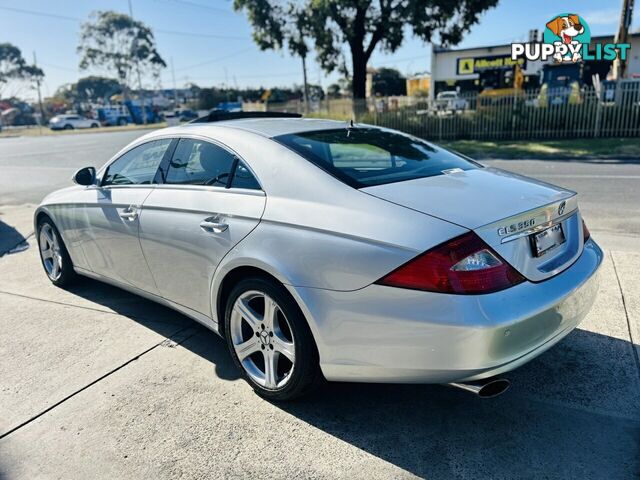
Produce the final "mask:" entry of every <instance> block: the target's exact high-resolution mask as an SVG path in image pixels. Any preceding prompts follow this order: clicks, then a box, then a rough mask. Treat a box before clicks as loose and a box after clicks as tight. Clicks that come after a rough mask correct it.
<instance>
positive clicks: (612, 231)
mask: <svg viewBox="0 0 640 480" xmlns="http://www.w3.org/2000/svg"><path fill="white" fill-rule="evenodd" d="M144 133H145V132H142V131H129V132H113V133H95V134H93V133H92V134H78V135H64V136H62V135H61V136H46V137H18V138H3V139H0V205H20V204H25V203H32V204H37V203H39V202H40V200H41V199H42V198H43V197H44V196H45V195H46V194H47V193H49V192H51V191H53V190H55V189H57V188H61V187H64V186H66V185H70V184H71V180H70V177H71V175H72V174H73V172H74V171H75V170H77V169H79V168H81V167H85V166H89V165H93V166H96V167H99V166H100V165H102V164H103V163H104V162H106V161H107V160H109V158H110V157H111V156H112V155H113V154H115V153H116V152H117V151H118V150H119V149H120V148H122V147H124V146H125V145H126V144H127V143H129V142H130V141H132V140H133V139H135V138H137V137H139V136H141V135H143V134H144ZM484 163H485V164H487V165H491V166H496V167H499V168H504V169H506V170H511V171H514V172H516V173H521V174H524V175H528V176H531V177H535V178H538V179H540V180H544V181H546V182H549V183H554V184H557V185H561V186H564V187H567V188H569V189H572V190H574V191H576V192H578V193H579V195H580V205H581V209H582V212H583V215H584V217H585V218H586V219H587V221H588V225H589V228H590V230H592V232H594V233H599V234H601V235H602V236H604V237H607V238H609V237H610V236H615V237H616V238H615V242H613V243H615V245H612V246H613V247H615V248H616V249H618V250H629V249H631V250H635V251H638V250H640V243H639V241H638V238H640V159H638V160H635V161H630V160H625V161H622V160H621V161H616V160H607V161H601V160H584V161H576V160H571V161H553V160H490V161H485V162H484Z"/></svg>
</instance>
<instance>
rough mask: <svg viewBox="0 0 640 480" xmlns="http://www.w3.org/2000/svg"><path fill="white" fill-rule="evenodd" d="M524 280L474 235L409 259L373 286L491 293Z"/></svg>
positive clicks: (450, 241) (460, 292) (463, 237)
mask: <svg viewBox="0 0 640 480" xmlns="http://www.w3.org/2000/svg"><path fill="white" fill-rule="evenodd" d="M523 281H524V277H523V276H522V275H520V274H519V273H518V272H517V271H516V270H515V269H514V268H513V267H512V266H511V265H509V264H508V263H507V262H505V261H504V260H503V259H502V258H500V256H499V255H498V254H497V253H495V252H494V251H493V250H492V249H491V247H489V245H487V244H486V243H485V242H484V241H483V240H482V239H481V238H480V237H478V236H477V235H476V234H475V233H473V232H469V233H465V234H464V235H461V236H459V237H456V238H454V239H453V240H449V241H448V242H445V243H443V244H440V245H438V246H437V247H434V248H432V249H431V250H429V251H427V252H425V253H423V254H421V255H419V256H418V257H416V258H414V259H413V260H410V261H409V262H407V263H405V264H404V265H402V266H401V267H399V268H397V269H396V270H394V271H393V272H391V273H389V274H388V275H386V276H385V277H383V278H381V279H380V280H378V281H377V282H376V283H378V284H380V285H387V286H391V287H400V288H410V289H414V290H426V291H430V292H441V293H458V294H478V293H491V292H497V291H498V290H504V289H505V288H508V287H511V286H513V285H516V284H518V283H520V282H523Z"/></svg>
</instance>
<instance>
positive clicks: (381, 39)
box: [234, 0, 498, 99]
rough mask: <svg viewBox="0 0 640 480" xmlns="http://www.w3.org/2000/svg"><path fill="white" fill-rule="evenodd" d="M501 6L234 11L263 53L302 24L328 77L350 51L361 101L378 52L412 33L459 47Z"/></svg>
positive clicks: (324, 5)
mask: <svg viewBox="0 0 640 480" xmlns="http://www.w3.org/2000/svg"><path fill="white" fill-rule="evenodd" d="M497 3H498V0H377V1H376V0H304V1H296V0H286V1H284V0H234V7H235V8H236V9H246V10H247V12H248V14H249V21H250V22H251V24H252V25H253V29H254V39H255V40H256V42H257V43H258V45H259V46H261V48H274V46H272V45H275V46H276V47H278V46H281V45H282V41H283V38H286V35H285V32H286V30H285V29H287V28H288V29H291V28H293V26H295V25H297V24H298V19H299V18H303V19H304V22H303V24H302V25H300V27H299V28H298V31H299V32H300V33H301V35H303V36H304V35H310V36H311V37H312V38H313V40H314V43H315V47H316V52H317V57H318V61H319V62H320V65H321V66H322V68H323V69H324V70H325V71H327V72H332V71H334V70H336V69H339V68H340V65H341V59H342V58H343V51H342V47H343V45H347V46H348V48H349V50H350V53H351V77H352V91H353V97H354V98H356V99H358V98H364V97H365V93H366V78H367V64H368V62H369V59H370V58H371V55H372V54H373V52H374V51H375V50H376V48H378V47H380V48H381V49H382V50H383V51H386V52H390V53H392V52H395V51H396V50H397V49H398V48H399V47H400V45H402V42H403V40H404V36H405V34H406V33H407V32H408V31H409V29H410V30H411V31H412V32H413V34H414V35H415V36H417V37H418V38H421V39H422V40H423V41H425V42H432V41H434V40H437V41H438V42H439V43H441V44H442V45H456V44H457V43H459V42H460V41H461V40H462V37H463V35H464V34H465V33H466V32H468V31H469V29H470V28H471V26H472V25H474V24H475V23H477V21H478V18H479V16H480V15H481V14H482V13H483V12H484V11H486V10H487V9H488V8H490V7H493V6H495V5H496V4H497ZM292 12H298V13H297V14H296V15H294V14H292ZM299 12H304V14H303V15H302V16H301V14H300V13H299ZM407 27H409V28H407ZM262 45H265V47H263V46H262Z"/></svg>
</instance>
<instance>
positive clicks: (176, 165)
mask: <svg viewBox="0 0 640 480" xmlns="http://www.w3.org/2000/svg"><path fill="white" fill-rule="evenodd" d="M235 160H236V157H235V155H233V154H232V153H231V152H228V151H227V150H225V149H224V148H222V147H219V146H217V145H214V144H212V143H209V142H205V141H203V140H194V139H190V138H182V139H180V141H179V142H178V146H177V147H176V151H175V152H174V154H173V157H172V158H171V162H170V163H169V170H168V172H167V176H166V178H165V183H169V184H181V185H213V186H218V187H226V186H227V182H228V180H229V175H230V173H231V170H232V168H233V163H234V161H235Z"/></svg>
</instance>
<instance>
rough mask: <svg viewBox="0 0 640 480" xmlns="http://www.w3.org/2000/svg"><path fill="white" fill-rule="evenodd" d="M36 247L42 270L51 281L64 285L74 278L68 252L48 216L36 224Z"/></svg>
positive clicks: (60, 285) (59, 285)
mask: <svg viewBox="0 0 640 480" xmlns="http://www.w3.org/2000/svg"><path fill="white" fill-rule="evenodd" d="M38 247H39V250H40V260H42V266H43V267H44V271H45V273H46V274H47V277H49V280H51V282H52V283H53V284H54V285H56V286H58V287H64V286H67V285H69V284H70V283H72V282H73V281H74V280H75V278H76V273H75V271H74V269H73V263H72V262H71V257H69V252H67V248H66V247H65V245H64V242H63V241H62V237H60V232H58V229H57V228H56V227H55V225H54V224H53V222H52V221H51V220H50V219H49V218H45V219H43V220H42V221H40V223H39V224H38Z"/></svg>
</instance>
